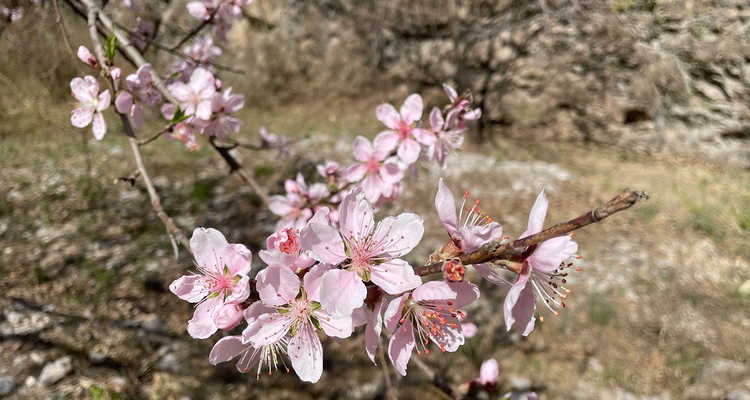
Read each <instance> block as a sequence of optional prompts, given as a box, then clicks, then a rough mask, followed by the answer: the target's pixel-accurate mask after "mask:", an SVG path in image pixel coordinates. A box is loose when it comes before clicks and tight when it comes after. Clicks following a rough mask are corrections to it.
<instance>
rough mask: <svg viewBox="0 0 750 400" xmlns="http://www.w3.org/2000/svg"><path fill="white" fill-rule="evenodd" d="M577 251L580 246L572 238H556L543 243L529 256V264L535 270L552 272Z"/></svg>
mask: <svg viewBox="0 0 750 400" xmlns="http://www.w3.org/2000/svg"><path fill="white" fill-rule="evenodd" d="M576 251H578V244H577V243H576V242H574V241H573V240H572V239H571V238H570V236H561V237H556V238H552V239H549V240H547V241H545V242H542V244H540V245H539V247H537V248H536V250H535V251H534V253H532V254H531V256H529V258H528V262H529V264H531V267H532V268H533V269H534V270H538V271H542V272H552V271H554V270H555V269H557V267H559V266H560V263H561V262H563V261H564V260H565V259H567V258H568V257H570V256H572V255H574V254H575V253H576Z"/></svg>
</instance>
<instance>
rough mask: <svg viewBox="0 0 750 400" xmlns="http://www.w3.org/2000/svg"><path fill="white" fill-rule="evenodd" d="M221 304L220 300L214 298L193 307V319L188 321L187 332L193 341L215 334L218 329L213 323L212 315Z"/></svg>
mask: <svg viewBox="0 0 750 400" xmlns="http://www.w3.org/2000/svg"><path fill="white" fill-rule="evenodd" d="M220 304H221V299H220V298H218V297H214V298H212V299H206V300H205V301H203V302H202V303H199V304H198V306H197V307H195V312H194V313H193V318H192V319H190V321H188V326H187V331H188V334H190V336H191V337H193V338H195V339H206V338H208V337H209V336H211V335H213V334H214V333H216V331H217V330H218V328H217V327H216V324H215V323H214V318H213V317H214V315H215V313H216V311H217V310H218V308H219V306H220Z"/></svg>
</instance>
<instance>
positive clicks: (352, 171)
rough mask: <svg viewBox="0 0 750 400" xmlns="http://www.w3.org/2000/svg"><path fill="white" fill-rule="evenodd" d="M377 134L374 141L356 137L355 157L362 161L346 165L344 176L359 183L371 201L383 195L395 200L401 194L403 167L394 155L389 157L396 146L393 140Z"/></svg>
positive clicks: (351, 181)
mask: <svg viewBox="0 0 750 400" xmlns="http://www.w3.org/2000/svg"><path fill="white" fill-rule="evenodd" d="M386 139H387V138H385V137H382V136H380V135H378V137H376V138H375V140H374V142H373V143H372V144H371V143H370V141H369V140H367V139H366V138H364V137H362V136H357V138H356V139H354V144H353V145H352V147H353V152H354V158H355V159H356V160H357V161H359V163H357V164H354V165H352V166H349V167H347V168H346V169H345V170H344V171H343V172H342V173H341V177H342V178H343V179H345V180H346V181H347V182H350V183H356V182H359V181H360V180H361V181H362V182H361V183H360V186H361V187H362V189H363V190H364V192H365V197H366V198H367V200H368V201H369V202H370V203H377V202H378V201H379V200H380V199H381V198H387V199H394V198H395V197H396V196H397V195H398V193H399V182H401V180H403V179H404V171H403V168H401V166H400V165H399V164H398V162H397V160H396V159H395V158H394V157H389V155H390V154H391V151H393V149H394V148H395V146H394V143H392V142H389V141H388V140H386Z"/></svg>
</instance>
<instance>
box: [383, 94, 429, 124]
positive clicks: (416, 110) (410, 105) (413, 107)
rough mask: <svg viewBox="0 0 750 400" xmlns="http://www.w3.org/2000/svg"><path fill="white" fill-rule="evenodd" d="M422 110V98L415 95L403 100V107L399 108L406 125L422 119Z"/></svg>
mask: <svg viewBox="0 0 750 400" xmlns="http://www.w3.org/2000/svg"><path fill="white" fill-rule="evenodd" d="M422 109H424V102H423V101H422V96H420V95H418V94H416V93H414V94H411V95H409V97H407V98H406V100H404V105H402V106H401V118H402V119H403V121H404V123H405V124H406V125H411V124H412V122H414V121H419V120H420V119H421V118H422ZM391 129H392V128H391Z"/></svg>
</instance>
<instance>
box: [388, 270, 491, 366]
mask: <svg viewBox="0 0 750 400" xmlns="http://www.w3.org/2000/svg"><path fill="white" fill-rule="evenodd" d="M478 298H479V289H478V288H477V287H476V286H474V285H473V284H471V283H468V282H444V281H431V282H426V283H424V284H422V285H421V286H419V287H417V288H416V289H414V291H413V292H412V293H410V294H409V293H407V294H405V295H403V296H401V297H398V298H396V299H393V300H392V301H391V302H390V304H388V308H387V309H386V311H385V315H384V317H383V318H384V320H385V326H386V328H387V329H388V330H389V331H390V332H393V336H392V337H391V341H390V343H389V344H388V355H389V356H390V359H391V362H392V363H393V366H394V367H395V368H396V371H398V373H400V374H401V375H404V376H405V375H406V365H407V364H408V363H409V359H411V354H412V350H414V348H415V347H417V354H422V351H424V352H425V353H426V354H429V352H430V351H429V349H427V347H426V346H427V344H428V343H429V341H430V340H431V341H432V342H433V343H435V344H437V345H438V346H439V347H440V350H441V351H443V352H446V351H449V352H453V351H456V350H457V349H458V348H459V346H461V345H462V344H464V335H463V331H462V330H461V322H460V320H459V317H460V316H461V315H462V314H463V313H462V312H461V311H459V310H458V308H460V307H464V306H466V305H468V304H470V303H472V302H473V301H474V300H476V299H478ZM415 329H416V335H415ZM420 347H421V350H420V349H419V348H420Z"/></svg>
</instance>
